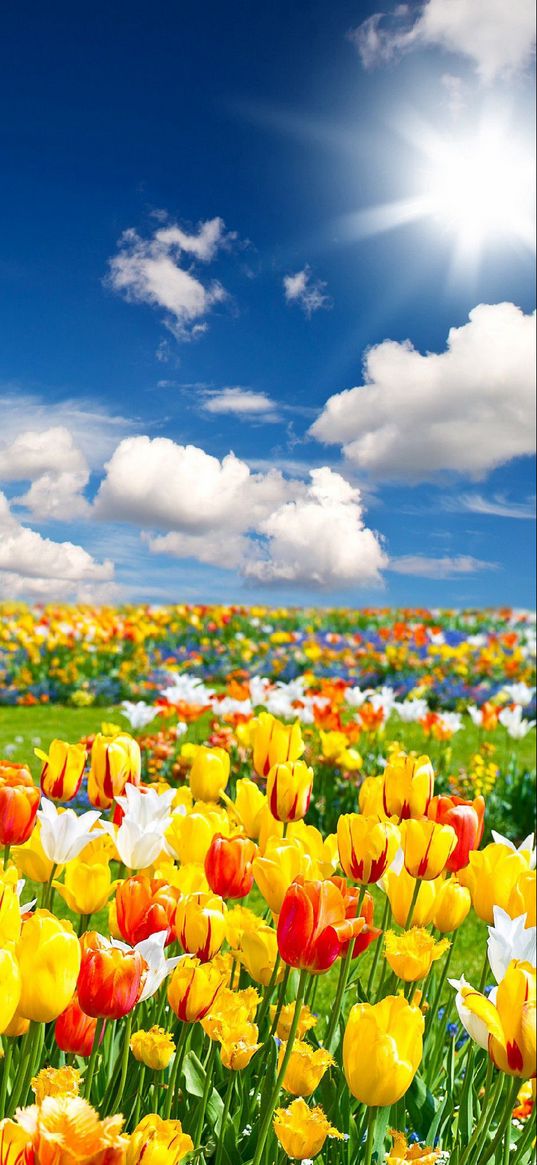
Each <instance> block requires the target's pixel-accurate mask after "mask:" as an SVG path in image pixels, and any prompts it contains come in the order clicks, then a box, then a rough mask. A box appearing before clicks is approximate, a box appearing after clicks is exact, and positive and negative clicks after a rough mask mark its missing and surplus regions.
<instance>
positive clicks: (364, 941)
mask: <svg viewBox="0 0 537 1165" xmlns="http://www.w3.org/2000/svg"><path fill="white" fill-rule="evenodd" d="M330 881H331V882H333V883H334V885H336V886H337V887H338V889H339V890H340V892H341V894H342V896H343V899H344V902H345V916H346V918H348V919H349V918H350V919H353V918H354V919H362V918H363V920H364V924H365V925H364V927H363V930H361V931H360V933H359V934H358V936H357V937H356V938H355V940H354V947H353V951H352V957H353V959H356V958H358V955H363V953H364V951H366V950H367V948H368V947H369V946H370V945H371V943H373V942H375V940H376V939H378V937H379V935H381V934H382V931H381V930H380V929H379V927H378V926H373V911H374V902H373V896H372V895H371V894H370V893H369V891H367V893H365V894H364V896H363V898H362V905H361V907H360V913H359V914H358V902H359V899H360V890H359V888H358V886H349V884H348V882H346V881H345V878H338V877H333V878H331V879H330ZM347 949H348V943H345V944H344V946H343V947H342V949H341V956H342V958H344V957H345V955H346V954H347Z"/></svg>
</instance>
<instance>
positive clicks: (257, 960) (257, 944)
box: [233, 923, 285, 987]
mask: <svg viewBox="0 0 537 1165" xmlns="http://www.w3.org/2000/svg"><path fill="white" fill-rule="evenodd" d="M233 953H234V955H235V957H236V958H237V959H238V960H239V962H240V963H241V965H242V966H243V967H246V970H247V971H248V974H249V976H250V978H251V979H253V980H254V982H255V983H262V984H263V987H267V986H268V984H269V982H270V978H271V975H272V972H273V970H274V964H275V962H276V958H277V955H278V942H277V939H276V931H275V930H273V929H272V927H271V926H267V925H266V924H265V923H262V924H261V926H259V927H258V928H257V930H255V931H254V930H250V931H244V932H243V934H242V936H241V940H240V946H239V947H238V949H237V950H236V951H234V952H233ZM284 970H285V967H284V965H283V963H282V964H281V965H280V967H279V971H278V975H277V977H276V982H277V983H279V982H280V980H281V978H282V977H283V973H284Z"/></svg>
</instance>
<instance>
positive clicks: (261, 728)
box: [251, 712, 304, 777]
mask: <svg viewBox="0 0 537 1165" xmlns="http://www.w3.org/2000/svg"><path fill="white" fill-rule="evenodd" d="M251 742H252V746H253V753H254V755H253V762H254V769H255V771H256V773H257V775H258V776H259V777H268V774H269V772H270V770H271V768H272V766H273V765H277V764H285V763H286V762H287V761H295V760H298V759H299V758H300V757H301V756H302V753H303V752H304V741H303V739H302V732H301V730H300V723H299V721H298V720H297V721H296V722H295V723H294V724H282V721H281V720H277V719H276V717H275V716H272V715H271V713H270V712H260V714H259V716H258V717H257V719H256V720H255V721H254V724H253V726H252V734H251Z"/></svg>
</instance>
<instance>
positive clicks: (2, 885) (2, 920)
mask: <svg viewBox="0 0 537 1165" xmlns="http://www.w3.org/2000/svg"><path fill="white" fill-rule="evenodd" d="M17 880H18V878H17V871H16V869H15V866H8V868H7V870H2V869H1V867H0V947H5V946H8V945H9V944H10V943H16V942H17V939H18V937H19V935H20V932H21V909H20V905H19V896H18V894H17Z"/></svg>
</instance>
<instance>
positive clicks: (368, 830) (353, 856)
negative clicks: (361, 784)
mask: <svg viewBox="0 0 537 1165" xmlns="http://www.w3.org/2000/svg"><path fill="white" fill-rule="evenodd" d="M337 840H338V848H339V860H340V862H341V865H342V868H343V870H344V872H345V873H346V875H347V877H348V878H352V880H353V881H354V882H360V883H361V884H362V885H369V884H371V883H373V882H378V881H379V880H380V878H382V877H383V875H384V874H385V873H386V870H387V869H388V867H389V866H390V865H391V863H392V861H393V859H394V857H395V855H396V853H397V850H398V848H399V842H400V832H399V830H398V828H397V826H396V825H393V824H392V823H391V822H390V821H379V820H378V818H377V817H364V816H363V815H362V814H361V813H344V814H342V815H341V817H340V818H339V820H338V823H337Z"/></svg>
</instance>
